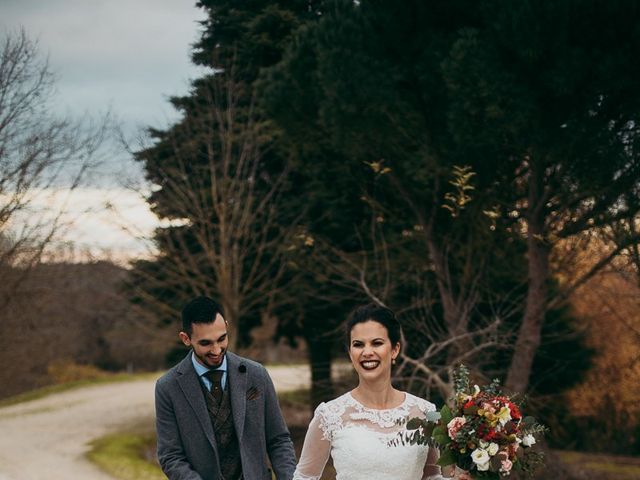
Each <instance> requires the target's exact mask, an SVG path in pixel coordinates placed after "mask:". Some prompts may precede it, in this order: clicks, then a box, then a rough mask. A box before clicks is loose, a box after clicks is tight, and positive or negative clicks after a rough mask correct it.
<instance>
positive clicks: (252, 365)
mask: <svg viewBox="0 0 640 480" xmlns="http://www.w3.org/2000/svg"><path fill="white" fill-rule="evenodd" d="M227 356H228V358H229V360H230V361H232V362H233V363H234V364H237V365H238V368H239V369H240V371H242V370H243V369H246V370H247V371H248V372H251V373H267V369H266V368H265V367H264V365H262V364H261V363H260V362H257V361H255V360H251V359H250V358H247V357H243V356H242V355H238V354H237V353H233V352H227ZM243 367H244V368H243Z"/></svg>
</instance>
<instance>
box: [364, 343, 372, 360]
mask: <svg viewBox="0 0 640 480" xmlns="http://www.w3.org/2000/svg"><path fill="white" fill-rule="evenodd" d="M372 355H373V348H372V347H371V345H365V346H364V348H363V349H362V356H363V357H370V356H372Z"/></svg>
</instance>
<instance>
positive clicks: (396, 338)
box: [344, 303, 402, 351]
mask: <svg viewBox="0 0 640 480" xmlns="http://www.w3.org/2000/svg"><path fill="white" fill-rule="evenodd" d="M370 320H372V321H374V322H378V323H379V324H380V325H382V326H383V327H385V328H386V329H387V334H388V335H389V340H391V345H393V346H395V345H396V344H397V343H398V342H400V338H401V337H402V329H401V328H400V322H398V319H397V318H396V314H395V313H393V311H392V310H391V309H389V308H387V307H382V306H380V305H378V304H377V303H369V304H367V305H362V306H360V307H358V308H356V309H355V310H354V311H353V312H351V315H349V319H348V320H347V324H346V325H345V332H344V333H345V344H346V346H347V351H348V350H349V345H350V344H351V330H353V327H354V326H356V325H357V324H358V323H364V322H368V321H370Z"/></svg>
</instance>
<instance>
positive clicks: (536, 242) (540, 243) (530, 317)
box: [505, 165, 549, 393]
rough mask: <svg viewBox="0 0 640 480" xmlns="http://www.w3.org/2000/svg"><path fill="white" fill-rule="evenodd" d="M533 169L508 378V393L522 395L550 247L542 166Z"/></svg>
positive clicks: (540, 316)
mask: <svg viewBox="0 0 640 480" xmlns="http://www.w3.org/2000/svg"><path fill="white" fill-rule="evenodd" d="M537 167H538V168H537V169H536V166H533V167H532V169H533V172H532V174H531V178H530V180H529V206H528V215H527V218H528V232H527V235H528V238H527V253H528V272H529V279H528V281H529V286H528V290H527V299H526V303H525V311H524V318H523V320H522V325H520V330H519V331H518V337H517V340H516V344H515V348H514V352H513V357H512V359H511V366H510V367H509V372H508V374H507V380H506V382H505V387H506V389H507V390H510V391H515V392H521V393H524V392H525V391H526V389H527V387H528V385H529V377H530V375H531V368H532V366H533V359H534V357H535V355H536V351H537V350H538V347H539V346H540V340H541V338H540V337H541V333H542V325H543V324H544V319H545V313H546V309H547V302H548V290H549V287H548V278H549V246H548V244H547V243H546V240H545V238H544V237H545V226H544V223H545V222H544V214H543V212H544V202H545V200H544V198H543V181H542V175H543V173H542V170H543V169H542V166H541V165H537Z"/></svg>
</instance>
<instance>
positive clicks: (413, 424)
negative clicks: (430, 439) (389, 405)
mask: <svg viewBox="0 0 640 480" xmlns="http://www.w3.org/2000/svg"><path fill="white" fill-rule="evenodd" d="M422 426H424V422H423V421H422V419H421V418H418V417H413V418H412V419H410V420H409V421H408V422H407V430H417V429H418V428H420V427H422Z"/></svg>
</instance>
